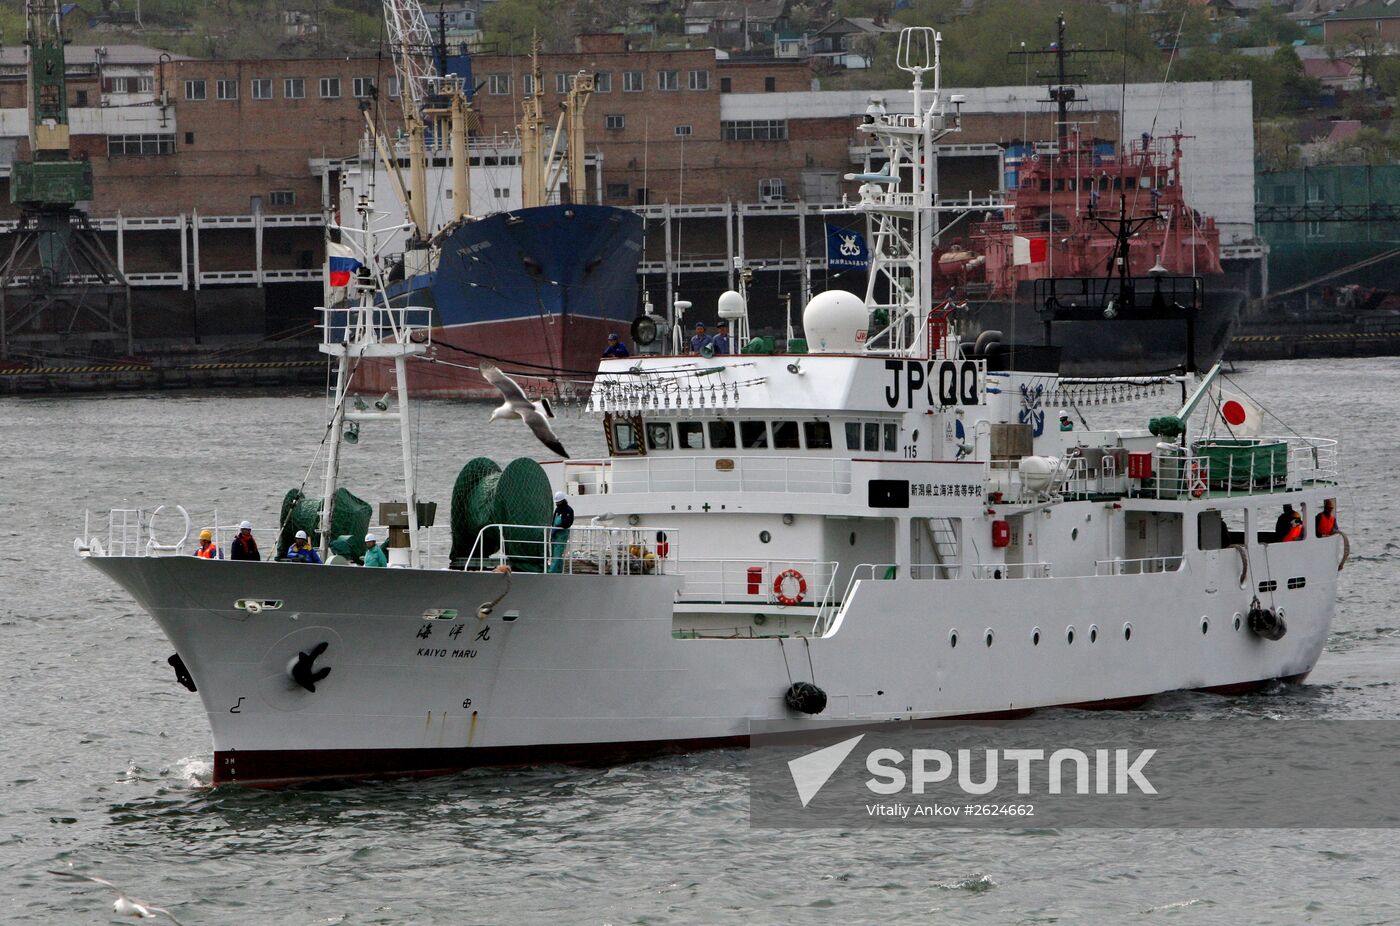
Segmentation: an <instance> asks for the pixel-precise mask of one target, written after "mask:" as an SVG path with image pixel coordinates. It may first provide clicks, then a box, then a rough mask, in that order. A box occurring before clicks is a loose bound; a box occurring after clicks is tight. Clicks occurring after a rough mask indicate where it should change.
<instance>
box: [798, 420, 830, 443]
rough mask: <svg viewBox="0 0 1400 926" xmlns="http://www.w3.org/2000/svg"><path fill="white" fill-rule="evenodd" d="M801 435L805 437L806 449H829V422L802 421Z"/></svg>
mask: <svg viewBox="0 0 1400 926" xmlns="http://www.w3.org/2000/svg"><path fill="white" fill-rule="evenodd" d="M802 431H803V437H805V438H806V439H807V449H808V450H830V449H831V423H830V422H827V421H804V422H803V423H802Z"/></svg>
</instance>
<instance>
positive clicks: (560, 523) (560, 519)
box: [548, 492, 574, 572]
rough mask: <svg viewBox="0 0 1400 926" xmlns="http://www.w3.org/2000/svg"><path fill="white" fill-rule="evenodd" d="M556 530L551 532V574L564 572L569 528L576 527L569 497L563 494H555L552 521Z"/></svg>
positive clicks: (551, 523)
mask: <svg viewBox="0 0 1400 926" xmlns="http://www.w3.org/2000/svg"><path fill="white" fill-rule="evenodd" d="M550 525H551V526H552V527H553V528H554V529H553V530H552V531H550V532H549V566H548V571H549V572H563V571H564V551H565V550H567V549H568V546H569V528H571V527H573V526H574V509H573V506H572V505H570V504H569V496H567V495H565V494H564V493H563V492H555V493H554V517H553V518H552V519H550Z"/></svg>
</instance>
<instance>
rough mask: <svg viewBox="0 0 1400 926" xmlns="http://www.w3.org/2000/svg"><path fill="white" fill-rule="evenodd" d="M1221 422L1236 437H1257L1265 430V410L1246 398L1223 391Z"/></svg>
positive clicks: (1221, 397)
mask: <svg viewBox="0 0 1400 926" xmlns="http://www.w3.org/2000/svg"><path fill="white" fill-rule="evenodd" d="M1220 420H1221V421H1223V422H1225V426H1226V427H1228V428H1229V429H1230V433H1231V434H1233V435H1234V436H1235V437H1256V436H1258V435H1259V433H1260V432H1261V431H1262V430H1263V429H1264V410H1263V409H1262V408H1260V407H1259V406H1258V405H1255V404H1254V403H1253V402H1251V401H1250V400H1249V399H1246V398H1245V397H1244V396H1239V395H1234V394H1232V393H1229V392H1226V391H1225V390H1224V389H1222V390H1220Z"/></svg>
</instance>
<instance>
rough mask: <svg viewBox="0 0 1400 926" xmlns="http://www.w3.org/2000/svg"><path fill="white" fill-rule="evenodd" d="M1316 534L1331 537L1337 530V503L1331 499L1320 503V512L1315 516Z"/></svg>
mask: <svg viewBox="0 0 1400 926" xmlns="http://www.w3.org/2000/svg"><path fill="white" fill-rule="evenodd" d="M1316 527H1317V536H1318V537H1331V536H1332V535H1333V534H1335V533H1336V532H1337V505H1336V502H1334V501H1332V499H1330V498H1329V499H1327V501H1325V502H1323V503H1322V512H1321V513H1320V514H1318V516H1317V524H1316Z"/></svg>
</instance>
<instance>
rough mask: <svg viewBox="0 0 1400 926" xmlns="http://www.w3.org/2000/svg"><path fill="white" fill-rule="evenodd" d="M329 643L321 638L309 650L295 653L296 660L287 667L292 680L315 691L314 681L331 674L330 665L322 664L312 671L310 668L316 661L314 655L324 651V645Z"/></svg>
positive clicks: (312, 691) (313, 692) (310, 690)
mask: <svg viewBox="0 0 1400 926" xmlns="http://www.w3.org/2000/svg"><path fill="white" fill-rule="evenodd" d="M329 645H330V644H329V643H327V642H325V641H324V640H323V641H321V642H320V643H317V644H316V645H315V646H314V647H312V648H311V652H309V653H302V652H299V653H297V658H296V661H295V662H293V663H292V665H291V666H290V667H289V668H288V673H289V674H290V675H291V676H292V681H294V682H296V683H297V684H298V685H300V686H301V687H303V688H305V689H306V690H307V691H309V692H311V693H312V694H315V693H316V683H317V682H319V681H320V680H321V679H323V678H325V677H326V676H327V675H330V674H331V667H330V666H322V667H321V668H319V669H317V670H315V671H314V672H313V671H312V668H311V667H312V666H313V665H314V664H315V662H316V657H317V656H319V655H321V654H322V653H324V652H325V651H326V647H327V646H329Z"/></svg>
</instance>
